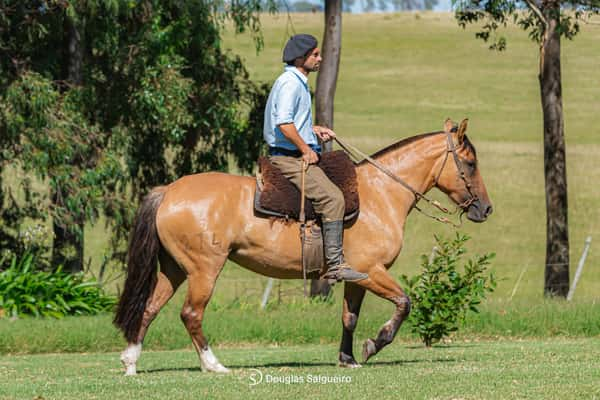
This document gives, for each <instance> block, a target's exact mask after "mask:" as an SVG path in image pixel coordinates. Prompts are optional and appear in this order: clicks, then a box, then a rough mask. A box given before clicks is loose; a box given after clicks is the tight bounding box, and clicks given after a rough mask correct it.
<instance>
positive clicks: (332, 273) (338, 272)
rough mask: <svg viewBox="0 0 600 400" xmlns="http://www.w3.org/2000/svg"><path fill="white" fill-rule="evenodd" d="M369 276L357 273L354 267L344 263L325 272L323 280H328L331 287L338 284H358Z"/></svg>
mask: <svg viewBox="0 0 600 400" xmlns="http://www.w3.org/2000/svg"><path fill="white" fill-rule="evenodd" d="M368 277H369V275H367V274H365V273H362V272H358V271H355V270H354V269H352V267H351V266H350V265H348V264H346V263H342V264H339V265H336V266H334V267H331V268H329V269H328V270H327V272H325V273H324V274H323V275H322V276H321V279H324V280H327V282H328V283H329V284H330V285H333V284H334V283H336V282H342V281H344V282H358V281H362V280H363V279H367V278H368Z"/></svg>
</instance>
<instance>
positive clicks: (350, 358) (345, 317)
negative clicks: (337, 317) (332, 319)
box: [338, 282, 365, 368]
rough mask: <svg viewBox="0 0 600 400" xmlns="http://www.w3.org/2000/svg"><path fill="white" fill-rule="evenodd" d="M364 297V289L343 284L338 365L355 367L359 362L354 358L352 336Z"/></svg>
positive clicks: (348, 283)
mask: <svg viewBox="0 0 600 400" xmlns="http://www.w3.org/2000/svg"><path fill="white" fill-rule="evenodd" d="M364 297H365V289H364V288H363V287H360V286H358V285H355V284H354V283H351V282H346V283H345V284H344V310H343V312H342V326H343V331H342V343H341V344H340V355H339V364H338V365H339V366H340V367H345V368H357V367H360V364H359V363H357V362H356V360H355V359H354V352H353V351H352V337H353V335H354V329H355V328H356V323H357V322H358V315H359V313H360V306H361V304H362V301H363V299H364Z"/></svg>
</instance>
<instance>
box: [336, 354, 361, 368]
mask: <svg viewBox="0 0 600 400" xmlns="http://www.w3.org/2000/svg"><path fill="white" fill-rule="evenodd" d="M338 367H341V368H360V367H362V365H360V364H359V363H357V362H356V360H355V359H354V357H353V356H349V355H347V354H344V353H340V357H339V362H338Z"/></svg>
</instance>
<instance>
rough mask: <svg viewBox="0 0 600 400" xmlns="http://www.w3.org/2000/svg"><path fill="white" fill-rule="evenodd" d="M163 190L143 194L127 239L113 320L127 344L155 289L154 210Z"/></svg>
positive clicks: (156, 243) (134, 335)
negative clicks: (124, 271)
mask: <svg viewBox="0 0 600 400" xmlns="http://www.w3.org/2000/svg"><path fill="white" fill-rule="evenodd" d="M165 191H166V186H159V187H156V188H154V189H153V190H152V191H151V192H150V193H148V195H146V197H145V198H144V200H143V201H142V204H141V205H140V207H139V209H138V211H137V215H136V216H135V220H134V222H133V229H132V230H131V234H130V237H129V248H128V251H127V278H126V279H125V287H124V288H123V293H122V294H121V298H120V300H119V304H118V306H117V312H116V314H115V319H114V320H113V323H114V324H115V325H116V326H117V327H118V328H119V329H121V331H123V334H124V335H125V338H126V339H127V341H128V342H129V343H133V342H135V341H136V340H137V336H138V334H139V331H140V327H141V325H142V319H143V317H144V310H145V309H146V304H147V302H148V299H149V298H150V296H151V294H152V291H153V290H154V287H155V286H156V279H157V267H156V265H157V261H158V252H159V250H160V247H161V244H160V239H159V238H158V232H157V230H156V210H157V209H158V206H159V205H160V203H161V202H162V199H163V197H164V195H165Z"/></svg>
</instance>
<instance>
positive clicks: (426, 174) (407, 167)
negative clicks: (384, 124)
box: [357, 135, 446, 214]
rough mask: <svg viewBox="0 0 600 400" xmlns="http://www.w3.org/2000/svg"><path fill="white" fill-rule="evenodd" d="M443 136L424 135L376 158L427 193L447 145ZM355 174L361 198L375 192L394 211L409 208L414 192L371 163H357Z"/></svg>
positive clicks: (399, 176)
mask: <svg viewBox="0 0 600 400" xmlns="http://www.w3.org/2000/svg"><path fill="white" fill-rule="evenodd" d="M443 139H444V137H442V136H441V135H431V136H427V137H424V138H421V139H418V140H415V141H413V142H409V143H407V144H405V145H403V146H399V147H398V148H395V149H391V150H389V151H387V152H385V153H384V154H382V155H380V156H379V157H377V159H376V161H377V162H378V163H380V164H382V165H383V166H385V167H386V168H387V169H388V170H389V171H390V172H392V173H393V174H394V175H396V176H397V177H398V178H400V179H401V180H402V181H404V182H405V183H406V184H408V185H409V186H410V187H412V188H413V189H414V190H416V191H417V192H420V193H426V192H427V191H429V189H431V187H432V186H433V181H434V175H435V168H436V167H438V164H439V161H440V157H441V155H442V154H443V153H444V152H445V149H446V146H445V142H444V141H443ZM357 174H358V179H359V188H360V196H361V198H362V197H363V196H366V197H369V196H377V197H378V199H380V200H381V202H383V203H385V204H387V205H388V206H389V207H391V208H394V209H395V210H396V211H400V212H402V211H404V212H405V213H406V214H407V213H408V212H409V211H410V208H411V206H412V204H413V202H414V200H415V196H414V195H413V193H411V192H410V191H409V190H408V189H406V188H405V187H403V186H402V185H401V184H400V183H398V182H395V181H394V180H393V179H392V178H390V177H388V176H387V175H386V174H384V173H383V172H382V171H380V170H379V169H377V168H376V167H375V166H374V165H372V164H370V163H365V164H362V165H361V166H359V167H358V168H357ZM361 203H362V201H361ZM363 204H364V203H363Z"/></svg>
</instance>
